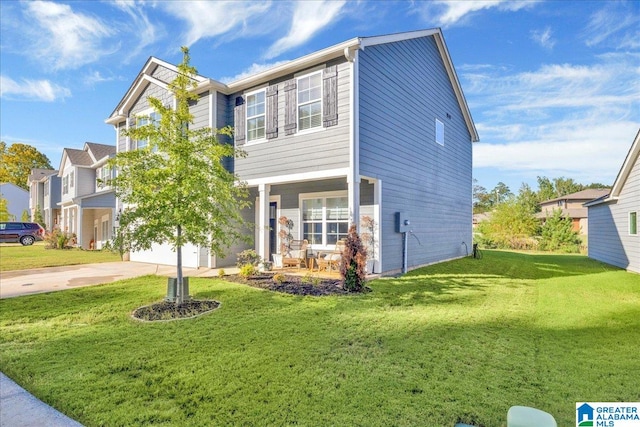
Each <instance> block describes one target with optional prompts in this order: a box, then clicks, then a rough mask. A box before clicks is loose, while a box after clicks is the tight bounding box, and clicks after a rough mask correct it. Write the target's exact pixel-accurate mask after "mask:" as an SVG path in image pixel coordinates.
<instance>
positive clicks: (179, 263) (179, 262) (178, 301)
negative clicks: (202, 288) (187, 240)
mask: <svg viewBox="0 0 640 427" xmlns="http://www.w3.org/2000/svg"><path fill="white" fill-rule="evenodd" d="M177 237H178V238H177V241H178V244H177V245H176V255H177V257H178V259H177V263H176V268H177V270H178V271H177V273H178V274H177V282H178V283H177V287H178V289H177V290H176V292H177V295H176V304H178V305H179V304H182V303H183V302H184V295H183V294H184V286H183V283H182V282H183V280H182V244H180V240H181V238H182V227H181V226H180V225H178V230H177Z"/></svg>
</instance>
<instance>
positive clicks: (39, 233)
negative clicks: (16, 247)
mask: <svg viewBox="0 0 640 427" xmlns="http://www.w3.org/2000/svg"><path fill="white" fill-rule="evenodd" d="M43 238H44V228H42V227H41V226H40V224H36V223H35V222H0V242H2V243H16V242H20V243H22V245H23V246H29V245H33V242H35V241H36V240H42V239H43Z"/></svg>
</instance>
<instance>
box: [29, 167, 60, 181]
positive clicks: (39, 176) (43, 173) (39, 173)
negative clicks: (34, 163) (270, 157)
mask: <svg viewBox="0 0 640 427" xmlns="http://www.w3.org/2000/svg"><path fill="white" fill-rule="evenodd" d="M57 173H58V171H57V170H54V169H40V168H34V169H31V173H30V174H29V177H28V178H27V184H28V183H30V182H35V181H40V182H42V181H44V179H45V178H46V177H48V176H51V175H55V174H57Z"/></svg>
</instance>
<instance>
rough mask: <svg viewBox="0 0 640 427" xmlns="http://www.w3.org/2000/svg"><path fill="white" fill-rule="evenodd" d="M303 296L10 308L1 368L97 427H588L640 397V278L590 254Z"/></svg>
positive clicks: (105, 297)
mask: <svg viewBox="0 0 640 427" xmlns="http://www.w3.org/2000/svg"><path fill="white" fill-rule="evenodd" d="M370 286H371V288H372V289H373V292H371V293H369V294H366V295H359V296H349V297H320V298H318V297H295V296H290V295H282V294H277V293H273V292H269V291H264V290H259V289H254V288H250V287H246V286H243V285H239V284H235V283H229V282H224V281H221V280H219V279H192V280H191V292H192V294H194V295H195V296H196V297H200V298H214V299H216V300H218V301H220V302H221V303H222V306H221V308H220V309H218V310H217V311H215V312H213V313H211V314H208V315H205V316H202V317H199V318H196V319H193V320H186V321H185V320H183V321H174V322H165V323H140V322H137V321H134V320H132V319H131V318H130V316H129V314H130V313H131V311H132V310H134V309H135V308H137V307H139V306H141V305H145V304H149V303H152V302H155V301H158V300H160V299H161V298H162V297H163V294H164V292H165V289H166V278H160V277H155V276H148V277H144V278H139V279H134V280H128V281H122V282H118V283H114V284H109V285H102V286H96V287H89V288H82V289H74V290H70V291H65V292H54V293H50V294H42V295H34V296H26V297H20V298H12V299H8V300H1V301H0V369H1V370H2V371H3V372H5V373H6V374H7V375H9V376H10V377H12V378H13V379H15V380H16V381H17V382H18V383H19V384H21V385H23V386H24V387H25V388H27V389H28V390H29V391H31V392H33V393H34V394H35V395H36V396H38V397H39V398H41V399H43V400H44V401H46V402H48V403H50V404H52V405H53V406H54V407H56V408H58V409H60V410H62V411H63V412H65V413H66V414H68V415H70V416H71V417H73V418H75V419H77V420H79V421H80V422H81V423H83V424H85V425H87V426H101V425H106V426H124V425H126V426H137V425H154V426H155V425H175V426H205V425H207V426H208V425H242V426H266V425H300V426H325V425H336V426H430V427H438V426H446V427H452V426H453V425H454V424H455V423H456V422H458V421H462V422H466V423H469V424H475V425H477V426H485V427H496V426H504V425H506V414H507V410H508V409H509V407H510V406H512V405H526V406H534V407H537V408H540V409H543V410H545V411H547V412H550V413H551V414H553V415H554V417H555V418H556V420H557V422H558V425H559V426H569V425H575V403H576V402H582V401H601V402H617V401H638V400H640V388H639V387H638V384H640V363H638V360H639V359H638V357H639V356H638V354H639V353H640V276H639V275H635V274H631V273H627V272H624V271H621V270H617V269H613V268H611V267H607V266H605V265H603V264H600V263H597V262H593V261H591V260H589V259H587V258H585V257H583V256H577V255H576V256H571V255H538V254H535V255H531V254H522V253H510V252H500V251H485V252H484V258H483V259H482V260H474V259H470V258H467V259H463V260H458V261H453V262H449V263H444V264H440V265H435V266H431V267H428V268H424V269H421V270H418V271H413V272H411V273H410V274H408V275H407V276H405V277H403V278H395V279H381V280H376V281H374V282H371V283H370Z"/></svg>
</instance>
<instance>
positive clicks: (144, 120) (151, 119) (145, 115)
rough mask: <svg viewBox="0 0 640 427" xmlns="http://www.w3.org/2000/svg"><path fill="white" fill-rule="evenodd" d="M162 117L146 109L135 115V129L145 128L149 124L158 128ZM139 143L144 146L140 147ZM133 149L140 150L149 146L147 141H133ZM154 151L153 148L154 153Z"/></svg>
mask: <svg viewBox="0 0 640 427" xmlns="http://www.w3.org/2000/svg"><path fill="white" fill-rule="evenodd" d="M161 119H162V115H161V114H160V113H158V112H157V111H156V110H154V109H153V108H148V109H146V110H143V111H141V112H140V113H138V114H136V115H135V123H136V125H135V128H136V129H137V128H140V127H143V126H147V125H148V124H150V123H154V124H155V126H156V127H158V126H159V124H160V120H161ZM140 141H144V142H145V144H144V145H140ZM133 142H134V143H135V149H136V150H141V149H143V148H146V147H148V146H149V139H134V140H133ZM155 150H156V149H155V148H154V151H155Z"/></svg>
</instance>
